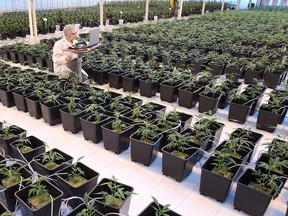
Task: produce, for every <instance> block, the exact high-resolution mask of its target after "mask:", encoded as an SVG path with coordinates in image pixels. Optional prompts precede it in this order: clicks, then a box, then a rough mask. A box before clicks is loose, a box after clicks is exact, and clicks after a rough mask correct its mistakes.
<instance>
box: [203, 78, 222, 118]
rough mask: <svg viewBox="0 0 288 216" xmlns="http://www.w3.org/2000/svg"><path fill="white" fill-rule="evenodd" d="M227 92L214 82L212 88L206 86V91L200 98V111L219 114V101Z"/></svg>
mask: <svg viewBox="0 0 288 216" xmlns="http://www.w3.org/2000/svg"><path fill="white" fill-rule="evenodd" d="M225 93H226V92H225V91H223V89H222V87H221V86H220V85H218V83H217V81H214V82H213V84H212V85H211V86H206V87H205V90H204V91H203V92H202V93H201V94H200V96H199V106H198V111H199V112H201V113H204V112H208V111H211V112H212V113H213V114H214V113H216V112H217V109H218V106H219V101H220V98H221V96H222V95H224V94H225Z"/></svg>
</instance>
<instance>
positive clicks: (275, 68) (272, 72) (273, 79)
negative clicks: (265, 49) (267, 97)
mask: <svg viewBox="0 0 288 216" xmlns="http://www.w3.org/2000/svg"><path fill="white" fill-rule="evenodd" d="M285 70H286V67H285V61H283V60H282V61H281V62H279V61H275V62H273V63H272V64H270V65H269V66H268V67H266V68H265V70H264V73H263V81H264V83H265V85H267V87H268V88H276V87H277V85H279V84H280V83H281V81H282V80H283V77H284V74H285V73H284V72H285Z"/></svg>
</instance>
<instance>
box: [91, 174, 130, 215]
mask: <svg viewBox="0 0 288 216" xmlns="http://www.w3.org/2000/svg"><path fill="white" fill-rule="evenodd" d="M109 181H113V180H110V179H107V178H103V179H102V180H101V181H100V182H99V184H98V185H97V186H96V187H95V188H94V189H93V190H92V191H91V193H89V197H90V198H92V199H93V198H95V207H96V208H97V209H98V210H99V211H100V212H101V213H102V214H108V213H118V214H121V215H128V212H129V207H130V201H131V195H130V196H127V195H125V200H124V202H123V203H122V206H121V207H120V208H115V207H112V206H108V205H105V203H104V200H103V195H101V194H98V193H99V192H105V191H107V192H108V193H110V189H109V188H108V186H107V185H103V184H106V183H108V182H109ZM117 184H119V185H121V187H123V191H127V192H131V193H132V192H133V191H134V189H133V187H130V186H128V185H125V184H122V183H120V182H117Z"/></svg>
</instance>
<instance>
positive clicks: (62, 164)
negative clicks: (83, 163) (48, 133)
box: [33, 148, 73, 176]
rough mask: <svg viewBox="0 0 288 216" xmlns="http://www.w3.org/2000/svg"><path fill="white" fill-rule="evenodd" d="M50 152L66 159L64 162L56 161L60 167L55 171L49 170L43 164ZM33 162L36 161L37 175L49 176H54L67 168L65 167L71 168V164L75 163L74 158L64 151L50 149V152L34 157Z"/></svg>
mask: <svg viewBox="0 0 288 216" xmlns="http://www.w3.org/2000/svg"><path fill="white" fill-rule="evenodd" d="M49 152H57V153H59V154H61V155H62V156H63V157H64V159H63V160H55V161H54V162H55V163H57V164H59V166H57V167H56V168H54V169H49V168H47V167H46V166H45V165H44V164H43V163H42V160H43V157H44V154H48V153H49ZM33 160H34V166H35V170H36V171H37V173H39V174H41V175H45V176H49V175H52V174H54V173H56V172H57V171H59V170H61V169H63V168H65V167H67V166H69V164H71V163H72V161H73V157H71V156H70V155H68V154H66V153H64V152H63V151H61V150H59V149H56V148H55V149H50V150H49V151H48V152H45V153H42V154H40V155H38V156H36V157H34V158H33Z"/></svg>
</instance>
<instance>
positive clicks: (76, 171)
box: [56, 157, 99, 198]
mask: <svg viewBox="0 0 288 216" xmlns="http://www.w3.org/2000/svg"><path fill="white" fill-rule="evenodd" d="M82 158H83V157H80V158H79V159H78V160H77V161H76V162H75V163H74V164H72V165H69V166H68V167H66V168H64V169H62V170H60V171H58V172H57V173H56V176H57V182H58V185H59V188H60V189H61V190H62V191H63V193H64V194H63V197H64V198H68V197H73V196H78V197H83V196H84V197H85V194H87V193H89V192H91V191H92V189H93V188H94V187H95V185H97V181H98V177H99V173H97V172H96V171H94V170H93V169H91V168H89V167H87V166H86V165H85V164H83V163H81V162H79V161H80V160H81V159H82Z"/></svg>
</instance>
